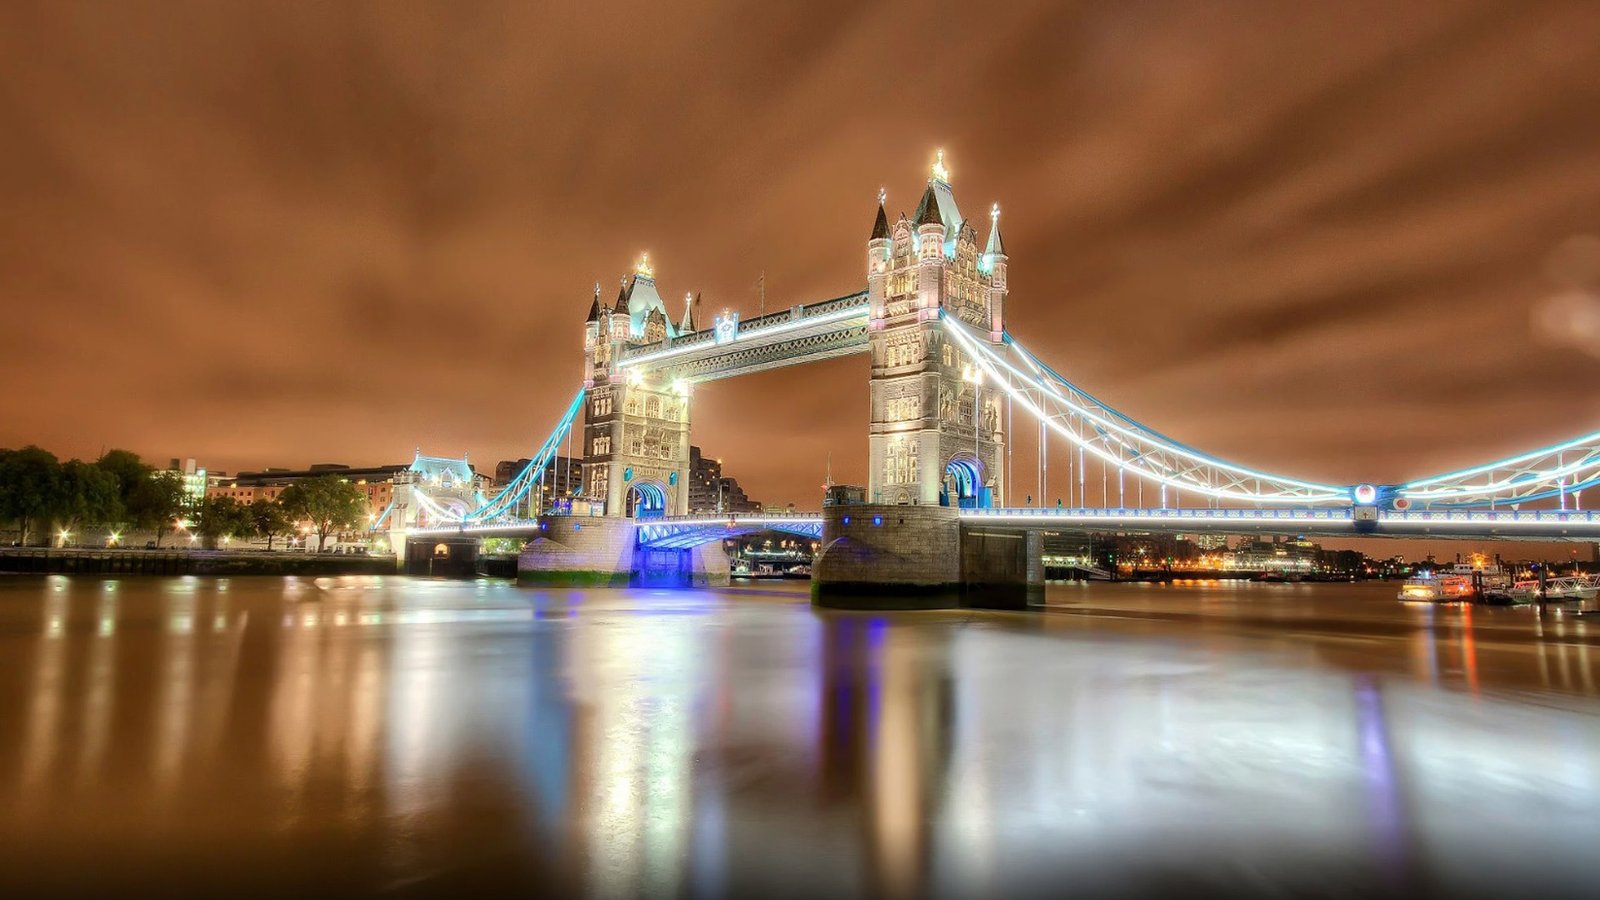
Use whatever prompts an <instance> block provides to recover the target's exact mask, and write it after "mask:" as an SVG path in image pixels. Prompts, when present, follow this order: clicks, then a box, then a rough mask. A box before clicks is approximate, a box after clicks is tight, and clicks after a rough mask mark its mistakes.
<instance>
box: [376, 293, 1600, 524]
mask: <svg viewBox="0 0 1600 900" xmlns="http://www.w3.org/2000/svg"><path fill="white" fill-rule="evenodd" d="M929 315H937V317H938V320H939V322H940V324H941V325H942V326H943V327H944V328H945V329H946V330H947V332H948V333H949V335H950V336H951V337H952V339H953V340H954V342H955V343H956V344H957V345H958V346H959V347H960V348H961V350H962V352H963V354H964V355H965V356H966V358H967V361H968V363H967V364H968V365H970V366H972V367H973V368H972V369H971V370H970V376H971V378H972V379H973V380H977V379H983V380H985V381H990V380H991V379H992V381H991V382H990V383H993V384H996V385H998V386H999V387H1000V388H1001V389H1002V390H1003V392H1004V393H1005V395H1006V396H1007V398H1008V399H1009V401H1010V402H1011V403H1012V404H1014V405H1015V407H1016V408H1018V409H1020V410H1021V411H1022V414H1023V415H1024V416H1031V417H1033V418H1034V419H1035V420H1037V421H1038V422H1039V423H1041V425H1043V426H1044V427H1045V428H1047V429H1048V433H1053V434H1055V435H1057V436H1059V437H1062V438H1065V439H1066V442H1067V444H1066V446H1068V447H1069V448H1070V449H1071V450H1074V451H1076V453H1077V454H1078V458H1079V459H1080V460H1086V459H1088V458H1091V457H1092V458H1093V459H1096V460H1099V461H1100V462H1101V463H1102V464H1103V465H1104V466H1105V467H1106V469H1108V470H1114V471H1115V472H1116V473H1117V476H1118V477H1117V484H1118V493H1119V494H1121V493H1122V478H1121V475H1123V474H1126V475H1129V476H1133V478H1134V479H1135V480H1136V481H1137V480H1139V479H1143V480H1145V481H1148V482H1151V483H1153V484H1155V485H1158V486H1159V487H1160V488H1161V491H1162V497H1161V502H1162V506H1163V507H1165V506H1166V505H1167V500H1168V494H1169V492H1171V491H1175V492H1176V493H1175V494H1174V495H1173V497H1172V500H1173V502H1172V506H1173V507H1174V508H1172V509H1167V508H1162V509H1134V510H1129V509H1099V508H1080V509H1076V510H1057V511H1051V510H1049V509H1048V508H1045V509H1009V510H966V509H963V510H962V511H961V515H962V516H963V517H968V516H985V517H993V516H1012V517H1018V518H1026V519H1027V520H1029V521H1040V520H1041V519H1046V520H1048V519H1051V518H1052V517H1053V516H1056V515H1059V516H1064V517H1067V518H1071V519H1081V520H1085V521H1095V522H1099V521H1108V522H1110V521H1115V522H1117V523H1126V524H1128V525H1130V526H1135V527H1136V526H1137V524H1138V523H1140V522H1145V521H1154V522H1163V523H1164V522H1168V521H1171V520H1173V519H1174V518H1176V519H1183V520H1205V521H1215V522H1224V523H1240V522H1247V521H1249V522H1255V521H1260V522H1263V523H1265V522H1268V521H1271V522H1277V523H1279V524H1282V525H1286V526H1292V525H1294V524H1296V523H1297V522H1300V521H1307V522H1313V523H1316V524H1318V525H1323V524H1326V523H1329V522H1334V521H1343V522H1349V523H1357V522H1359V523H1360V524H1362V525H1363V530H1365V527H1366V526H1371V527H1375V528H1377V529H1379V533H1384V532H1392V531H1393V530H1395V529H1402V530H1405V529H1413V530H1416V531H1414V532H1408V533H1423V532H1425V531H1426V529H1427V528H1428V527H1429V523H1445V524H1447V525H1449V527H1452V528H1454V527H1457V523H1471V524H1475V525H1478V526H1481V527H1485V528H1493V529H1500V528H1505V529H1508V530H1511V531H1518V530H1521V531H1525V532H1528V533H1534V532H1538V533H1540V534H1544V533H1545V531H1541V529H1546V530H1552V529H1553V530H1554V531H1553V532H1552V533H1559V530H1560V528H1561V527H1562V526H1563V525H1567V524H1571V525H1576V526H1579V527H1581V528H1590V527H1592V524H1593V522H1594V520H1593V519H1592V518H1591V517H1589V516H1588V515H1587V514H1584V513H1583V512H1582V511H1581V510H1579V507H1580V506H1581V499H1582V492H1583V491H1584V490H1585V489H1587V488H1590V487H1594V486H1597V485H1600V432H1596V433H1593V434H1589V435H1586V436H1584V437H1580V438H1576V439H1573V440H1570V441H1566V442H1563V443H1560V444H1556V445H1553V446H1550V447H1546V448H1543V449H1540V450H1534V451H1531V452H1527V453H1523V454H1519V455H1517V456H1512V457H1508V458H1506V459H1501V460H1497V461H1495V462H1492V463H1487V464H1484V465H1480V466H1473V467H1470V468H1466V469H1461V470H1458V471H1454V472H1448V473H1445V474H1441V475H1436V476H1432V477H1429V478H1422V479H1418V480H1415V481H1410V482H1405V483H1402V484H1369V483H1362V484H1356V485H1333V484H1324V483H1321V482H1316V481H1308V480H1304V479H1299V478H1293V477H1289V476H1285V475H1278V474H1274V473H1270V472H1263V471H1260V470H1257V469H1254V468H1251V467H1248V466H1242V465H1239V464H1237V463H1233V462H1229V461H1227V460H1223V459H1219V458H1217V457H1214V456H1211V455H1210V454H1207V453H1204V452H1202V451H1200V450H1197V449H1195V448H1193V447H1189V446H1187V445H1185V444H1183V443H1180V442H1179V441H1176V440H1173V439H1172V438H1169V437H1167V436H1166V435H1163V434H1161V433H1160V432H1158V431H1156V430H1154V429H1152V428H1149V427H1147V426H1145V425H1143V424H1141V423H1139V422H1137V421H1135V420H1134V419H1132V418H1130V417H1128V416H1126V415H1124V414H1122V413H1121V412H1118V411H1117V410H1115V409H1113V408H1111V407H1109V406H1107V405H1105V404H1104V403H1101V402H1100V401H1099V400H1097V399H1095V398H1094V397H1093V396H1091V395H1090V394H1089V393H1087V392H1086V391H1083V390H1081V389H1080V388H1078V387H1077V386H1075V385H1074V384H1072V383H1071V382H1069V381H1067V380H1066V379H1065V378H1063V377H1062V376H1061V375H1060V374H1058V373H1057V372H1056V371H1055V370H1054V369H1052V368H1051V367H1050V366H1048V365H1046V364H1045V363H1044V362H1042V361H1041V360H1040V359H1039V358H1038V357H1036V356H1034V355H1033V354H1032V353H1030V352H1029V351H1028V350H1027V348H1026V347H1024V346H1023V345H1022V344H1021V342H1019V341H1017V340H1016V338H1015V336H1013V335H1012V334H1010V333H1009V332H1005V333H1003V334H1002V335H1001V338H1002V340H1001V342H1000V343H999V344H998V345H996V344H994V343H991V342H990V340H989V339H988V338H989V335H988V334H987V333H985V334H983V335H979V334H978V333H977V332H976V331H974V330H973V329H972V328H971V327H969V326H968V325H966V324H964V323H962V322H960V321H958V320H957V319H955V318H954V317H951V316H948V315H945V314H944V313H943V311H939V312H937V313H934V312H931V311H930V313H929ZM869 316H870V310H869V308H868V302H867V295H866V293H865V292H861V293H856V294H849V295H846V296H843V297H837V298H834V299H831V300H825V301H822V302H819V303H814V304H810V305H807V306H802V307H795V308H792V309H790V310H788V311H785V312H780V313H773V314H771V315H769V316H764V317H762V318H760V319H756V320H752V321H750V322H745V323H740V325H739V326H738V328H737V330H736V332H735V333H734V334H733V335H731V336H729V337H727V338H726V340H725V341H719V340H718V339H717V337H716V335H714V334H713V333H712V332H711V331H710V330H707V331H702V332H696V333H694V334H690V335H684V336H682V337H680V338H678V339H676V340H674V341H673V342H672V343H671V345H669V346H666V347H661V348H659V349H652V348H644V347H641V348H635V349H634V350H631V351H628V352H627V353H625V354H624V355H623V356H622V358H621V359H619V360H618V361H617V368H618V369H619V370H624V371H626V372H627V373H628V377H630V378H634V377H640V373H642V372H643V371H650V372H652V373H653V374H654V375H658V376H660V377H663V378H666V379H667V381H666V382H665V383H668V384H670V385H672V386H673V388H674V389H676V390H677V391H678V392H679V393H683V394H687V393H688V392H689V386H690V384H691V383H693V382H696V381H702V380H707V379H710V378H719V377H724V376H726V375H731V374H739V373H741V372H746V371H758V370H760V369H762V368H771V367H775V366H779V365H789V364H792V363H794V362H802V361H807V360H811V359H821V358H827V357H828V356H830V355H837V354H839V353H843V352H855V351H856V350H858V349H863V348H864V347H865V343H864V338H862V337H861V335H862V334H864V333H865V329H866V327H867V323H868V319H869ZM855 328H860V329H861V334H857V333H856V332H855V331H851V330H849V329H855ZM816 341H824V342H831V343H827V344H826V346H822V345H817V346H813V345H812V344H808V343H807V342H816ZM857 341H862V343H861V344H860V346H859V347H858V345H857V343H856V342H857ZM752 353H754V355H752ZM729 354H731V355H729ZM582 406H583V391H582V390H581V389H580V390H579V391H578V393H577V394H576V395H575V396H574V397H573V400H572V403H571V404H569V406H568V407H567V410H566V412H565V414H564V415H563V416H562V418H561V419H560V421H558V422H557V424H556V427H555V429H554V430H552V431H551V433H550V436H549V437H548V438H547V439H546V440H545V442H544V444H543V445H542V446H541V447H540V448H539V452H538V453H536V454H535V456H534V459H533V461H532V462H531V463H530V464H529V465H528V467H527V468H525V469H524V470H523V471H522V472H521V473H519V474H518V475H517V477H516V478H515V479H513V481H512V483H511V484H510V485H508V486H507V488H506V489H505V490H503V491H501V492H500V493H499V494H497V495H495V496H494V497H493V498H490V499H488V500H487V501H484V502H482V504H481V505H480V506H479V507H478V508H476V509H473V510H471V511H468V512H466V513H464V514H463V513H459V512H453V511H452V510H450V509H448V508H446V507H444V506H443V505H441V504H440V503H439V502H437V501H435V500H434V499H432V498H429V497H427V496H426V495H425V494H424V493H422V491H421V489H420V488H418V497H417V504H418V506H419V507H421V508H423V509H425V510H426V511H427V512H428V513H430V514H431V515H433V516H434V517H435V518H437V519H440V520H441V521H444V522H446V523H448V526H447V527H446V528H443V529H429V530H427V531H426V532H417V533H419V534H422V533H457V532H465V533H478V532H479V531H480V530H489V531H495V532H497V533H506V534H512V533H519V532H518V531H517V529H521V528H525V527H527V526H525V525H523V524H521V523H519V522H516V521H510V520H508V519H507V517H508V516H509V515H510V514H511V513H512V512H513V511H514V510H515V509H516V508H517V505H518V504H519V503H520V502H521V500H522V499H523V498H524V497H525V496H527V494H528V493H529V491H530V489H531V488H532V486H533V485H534V484H535V483H537V482H538V480H539V478H541V477H542V474H543V472H544V470H545V468H546V466H547V465H548V464H549V460H550V459H551V458H552V457H553V456H554V454H555V452H556V449H557V447H558V446H559V444H560V442H561V441H562V440H563V439H564V438H565V437H566V436H567V434H568V433H569V432H570V430H571V428H572V426H573V423H574V421H575V419H576V417H577V415H578V413H579V412H580V411H581V410H582ZM1008 415H1010V413H1008ZM1083 484H1084V481H1083V466H1082V465H1080V466H1079V468H1078V485H1079V486H1080V487H1082V486H1083ZM1185 492H1187V493H1188V494H1189V496H1190V497H1193V498H1205V500H1206V501H1208V502H1210V503H1212V504H1214V505H1215V507H1218V508H1211V509H1187V508H1178V507H1181V506H1182V503H1183V500H1184V499H1185V497H1184V494H1185ZM1540 501H1545V502H1548V503H1550V504H1551V505H1558V506H1559V507H1560V508H1559V509H1557V510H1544V511H1539V512H1534V511H1531V510H1529V511H1520V512H1519V511H1516V510H1505V509H1501V508H1500V507H1504V506H1513V505H1516V506H1519V507H1520V506H1521V505H1523V504H1527V503H1533V502H1540ZM1223 506H1236V507H1243V508H1220V507H1223ZM1262 507H1271V509H1263V508H1262ZM1352 508H1354V510H1364V511H1365V513H1370V515H1365V514H1363V515H1357V514H1356V512H1355V511H1354V510H1353V509H1352ZM1485 508H1486V509H1487V510H1488V512H1489V513H1490V515H1489V517H1488V518H1473V517H1469V518H1455V517H1454V516H1455V513H1457V512H1461V513H1465V512H1468V511H1477V510H1483V509H1485ZM1437 516H1446V517H1445V518H1437ZM1552 516H1556V517H1552ZM1560 516H1571V518H1560ZM779 518H780V519H784V521H792V520H789V519H787V518H785V517H779ZM387 519H388V511H386V512H385V515H384V516H383V517H382V518H380V520H379V522H378V525H380V526H381V525H382V524H383V522H384V521H386V520H387ZM775 521H776V520H775ZM808 521H813V520H808ZM758 522H759V518H752V517H747V516H746V517H739V518H738V519H736V520H734V522H733V523H732V524H730V522H729V520H727V519H725V518H721V517H719V518H716V519H701V520H693V521H692V520H678V521H672V520H668V521H660V522H653V523H651V524H649V525H641V526H640V528H641V533H642V534H643V535H644V537H643V538H642V540H644V541H646V542H663V541H669V540H670V541H676V540H678V539H679V538H677V537H676V536H677V535H685V537H684V538H683V539H684V540H687V539H688V538H687V537H686V535H688V533H689V532H690V531H694V530H699V531H700V532H703V533H707V534H709V533H711V532H712V531H714V530H715V529H717V528H719V527H720V528H721V529H722V530H723V531H724V532H730V531H731V530H737V529H744V528H751V527H755V526H756V525H757V523H758ZM1373 523H1376V524H1373ZM479 526H484V528H483V529H480V528H479ZM774 527H775V526H774ZM797 527H798V526H797ZM806 527H808V528H809V527H811V526H810V525H808V526H806ZM820 527H821V526H820V524H817V525H816V526H815V528H816V531H815V535H820ZM661 529H666V530H661ZM805 533H807V534H811V533H812V532H809V531H808V532H805ZM815 535H814V536H815Z"/></svg>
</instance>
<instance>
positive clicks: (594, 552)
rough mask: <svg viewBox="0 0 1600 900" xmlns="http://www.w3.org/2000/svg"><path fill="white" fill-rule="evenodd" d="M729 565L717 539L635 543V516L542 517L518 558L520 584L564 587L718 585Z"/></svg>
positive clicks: (636, 538)
mask: <svg viewBox="0 0 1600 900" xmlns="http://www.w3.org/2000/svg"><path fill="white" fill-rule="evenodd" d="M729 571H730V566H729V563H728V555H727V553H725V552H724V551H723V549H722V542H721V541H709V542H707V543H704V544H701V545H699V546H696V547H689V548H682V549H669V550H653V549H648V548H643V547H640V546H639V539H638V531H637V526H636V525H635V523H634V520H633V519H629V518H621V517H615V516H546V517H544V518H541V519H540V520H539V534H538V536H537V537H535V538H533V540H531V541H529V542H528V544H527V546H526V547H524V548H523V550H522V553H521V554H519V555H518V556H517V581H518V582H519V583H521V584H530V585H538V584H543V585H552V586H563V587H629V586H634V585H648V586H659V587H717V586H721V585H726V584H727V583H728V576H729Z"/></svg>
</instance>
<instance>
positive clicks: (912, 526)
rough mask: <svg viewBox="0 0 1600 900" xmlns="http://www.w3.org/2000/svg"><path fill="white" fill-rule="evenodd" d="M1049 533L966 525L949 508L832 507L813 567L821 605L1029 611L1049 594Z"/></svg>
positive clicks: (826, 513)
mask: <svg viewBox="0 0 1600 900" xmlns="http://www.w3.org/2000/svg"><path fill="white" fill-rule="evenodd" d="M1043 552H1044V538H1043V535H1042V534H1040V533H1039V532H1038V531H1029V530H1026V529H1021V528H1014V529H1008V528H1001V527H972V528H965V527H963V526H962V524H961V521H960V519H959V513H958V511H957V510H956V509H955V508H953V507H948V506H878V505H864V506H834V507H829V508H828V509H826V510H824V511H823V513H822V550H821V552H820V553H818V554H817V558H816V560H815V562H814V563H813V564H812V569H811V596H812V601H813V602H815V603H816V604H817V605H818V606H830V607H839V608H846V609H943V608H949V607H956V606H964V607H972V608H979V609H1026V608H1027V607H1029V606H1032V605H1036V604H1038V603H1041V602H1043V599H1044V564H1043V560H1042V556H1043Z"/></svg>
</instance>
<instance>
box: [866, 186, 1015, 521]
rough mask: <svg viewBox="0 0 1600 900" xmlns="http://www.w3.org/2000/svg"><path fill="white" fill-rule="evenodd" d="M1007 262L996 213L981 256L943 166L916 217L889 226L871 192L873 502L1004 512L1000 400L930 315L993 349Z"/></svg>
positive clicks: (869, 281)
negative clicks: (973, 332)
mask: <svg viewBox="0 0 1600 900" xmlns="http://www.w3.org/2000/svg"><path fill="white" fill-rule="evenodd" d="M1006 264H1007V259H1006V255H1005V250H1004V246H1003V244H1002V243H1001V240H1000V233H999V210H998V208H995V209H994V210H992V211H991V223H990V234H989V240H988V242H987V244H986V245H985V246H984V248H983V249H981V250H980V249H979V246H978V236H977V233H976V232H975V231H973V228H972V225H971V224H970V223H969V222H968V221H967V220H966V218H965V217H963V216H962V215H961V211H960V209H959V207H957V205H956V202H955V196H954V194H953V193H952V192H951V190H950V182H949V173H948V171H946V170H945V169H944V166H943V159H942V157H941V159H940V161H939V162H938V163H936V164H935V165H934V170H933V174H932V176H931V177H930V178H929V179H928V183H927V187H926V189H925V190H924V191H923V193H922V199H921V201H920V202H919V203H918V206H917V210H916V213H915V214H914V215H912V216H910V217H908V216H906V215H904V214H902V215H901V216H900V217H899V219H898V220H897V221H896V222H895V223H894V224H893V226H892V227H891V226H890V224H889V219H888V215H887V212H886V210H885V208H884V206H883V197H882V196H881V195H880V198H879V206H878V216H877V220H876V221H875V222H874V225H873V230H872V236H871V238H869V239H868V241H867V296H868V302H869V305H870V310H871V312H870V317H871V318H870V320H869V324H868V333H869V337H870V345H871V350H872V376H871V388H870V389H871V394H872V398H871V424H870V429H869V438H868V440H869V443H870V453H871V458H870V469H869V470H868V476H867V478H868V483H867V496H868V499H869V501H870V502H873V503H886V504H918V505H927V504H939V503H941V502H943V503H948V504H949V505H951V506H955V505H958V504H971V503H978V504H994V505H999V504H1000V503H1002V501H1003V497H1002V496H1001V493H1002V486H1003V485H1004V475H1005V438H1006V436H1005V433H1004V430H1003V428H1004V416H1003V411H1004V401H1003V399H1002V394H1001V393H1000V391H999V389H998V386H996V385H992V384H990V385H985V384H982V383H981V382H980V381H979V380H978V376H977V373H976V370H975V368H974V364H973V362H972V361H970V360H967V359H964V358H963V354H962V353H961V349H960V347H959V346H957V345H956V344H955V343H954V342H953V341H952V340H951V339H950V337H949V335H948V334H946V332H945V329H944V326H943V325H942V324H941V322H940V320H939V313H940V311H941V310H942V311H943V312H944V313H945V314H946V315H949V316H952V317H955V318H957V319H959V320H960V321H962V322H965V323H967V324H969V325H971V326H973V327H974V328H975V329H977V330H978V331H979V332H980V333H985V334H986V335H987V337H988V339H989V340H991V341H993V342H996V343H998V342H999V341H1000V340H1001V336H1002V334H1003V332H1004V330H1005V324H1004V323H1005V310H1004V307H1005V299H1006Z"/></svg>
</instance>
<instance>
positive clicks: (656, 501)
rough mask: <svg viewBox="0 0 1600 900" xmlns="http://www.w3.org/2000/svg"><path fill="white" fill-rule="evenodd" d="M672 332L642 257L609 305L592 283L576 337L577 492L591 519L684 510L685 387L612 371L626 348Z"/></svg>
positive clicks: (681, 512) (667, 337)
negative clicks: (580, 388) (580, 403)
mask: <svg viewBox="0 0 1600 900" xmlns="http://www.w3.org/2000/svg"><path fill="white" fill-rule="evenodd" d="M677 334H678V329H677V327H675V326H674V325H673V324H672V320H671V318H670V317H668V315H667V309H666V304H665V303H663V302H662V300H661V296H660V295H659V294H658V293H657V292H656V282H655V273H654V271H653V270H652V269H651V267H650V261H649V257H648V256H645V257H641V258H640V260H639V265H638V266H637V267H636V268H635V270H634V272H633V274H632V275H631V276H629V277H626V278H624V279H622V287H621V290H620V291H619V292H618V294H617V301H616V304H615V305H613V306H610V307H606V306H603V305H601V303H600V289H599V285H596V286H595V296H594V303H593V304H592V305H591V306H590V307H589V317H588V319H587V321H585V323H584V337H583V346H584V374H583V377H584V382H583V383H584V389H585V397H584V401H585V402H584V428H583V487H582V497H583V498H584V499H586V500H588V501H590V503H591V504H593V505H592V506H591V513H592V514H594V515H605V516H613V517H615V516H638V517H642V518H649V517H652V516H660V515H669V516H673V515H684V514H686V513H688V511H689V395H690V391H689V386H688V384H687V383H686V382H679V383H675V384H674V383H662V382H660V380H659V379H653V378H651V377H650V374H649V373H648V372H647V371H645V370H643V369H640V368H629V369H623V368H619V366H618V363H619V362H620V361H621V359H622V355H623V353H624V352H626V351H627V350H628V349H630V348H633V347H638V346H641V345H650V344H659V343H663V342H665V341H669V340H671V339H672V338H674V337H676V336H677Z"/></svg>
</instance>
